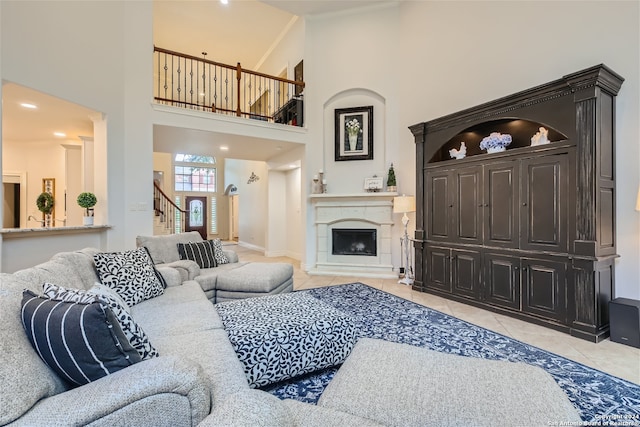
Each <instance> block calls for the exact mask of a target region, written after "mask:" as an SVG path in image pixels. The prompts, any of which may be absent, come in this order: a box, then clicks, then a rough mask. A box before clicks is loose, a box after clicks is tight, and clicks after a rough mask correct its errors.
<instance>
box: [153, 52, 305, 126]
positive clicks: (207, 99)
mask: <svg viewBox="0 0 640 427" xmlns="http://www.w3.org/2000/svg"><path fill="white" fill-rule="evenodd" d="M153 52H154V80H155V84H154V87H155V88H154V91H155V94H154V99H155V101H156V102H158V103H161V104H165V105H173V106H178V107H183V108H189V109H194V110H200V111H211V112H213V113H219V114H227V115H234V116H238V117H247V118H251V119H256V120H264V121H269V122H276V123H284V124H290V125H294V126H302V125H303V117H302V91H303V90H304V82H302V81H294V80H288V79H284V78H282V77H276V76H270V75H268V74H263V73H260V72H257V71H251V70H246V69H244V68H242V66H241V65H240V63H239V62H238V64H237V65H227V64H222V63H220V62H215V61H210V60H208V59H205V58H198V57H196V56H192V55H187V54H184V53H179V52H174V51H171V50H168V49H162V48H159V47H156V46H154V48H153ZM205 55H206V53H205V52H203V56H205Z"/></svg>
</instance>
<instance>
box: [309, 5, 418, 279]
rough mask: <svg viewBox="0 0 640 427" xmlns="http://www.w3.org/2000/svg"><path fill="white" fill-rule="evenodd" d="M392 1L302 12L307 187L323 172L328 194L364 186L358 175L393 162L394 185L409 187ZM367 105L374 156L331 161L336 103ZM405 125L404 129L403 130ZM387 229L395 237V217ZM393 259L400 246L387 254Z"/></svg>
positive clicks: (382, 172)
mask: <svg viewBox="0 0 640 427" xmlns="http://www.w3.org/2000/svg"><path fill="white" fill-rule="evenodd" d="M398 13H399V8H398V7H397V6H383V7H374V8H369V9H359V10H358V11H353V12H346V13H341V14H333V15H325V16H319V17H314V18H311V19H308V20H307V22H306V25H305V29H306V45H305V59H304V61H305V62H304V65H305V71H304V72H305V83H306V84H307V87H306V89H305V103H306V106H307V109H306V119H305V122H306V125H307V127H308V128H309V143H308V147H307V151H306V157H305V162H306V165H305V169H303V171H304V175H303V183H304V187H303V188H304V189H305V190H306V191H307V192H308V191H309V190H308V189H309V186H310V182H311V179H312V177H313V175H315V174H317V173H318V170H320V169H322V170H323V171H324V172H325V175H326V179H327V185H328V191H329V192H330V193H342V194H344V193H354V192H363V184H364V179H365V178H369V177H371V176H373V175H374V174H377V175H378V176H383V177H386V171H387V170H388V168H389V164H390V163H392V162H393V163H394V165H395V170H396V177H397V180H398V187H399V188H398V189H399V191H401V192H404V193H406V194H414V192H415V189H414V186H415V176H414V172H413V171H414V168H412V165H413V164H415V160H414V155H413V146H409V148H410V149H407V150H398V149H397V147H398V145H397V144H398V103H399V101H398V83H399V80H400V79H404V73H405V69H404V66H402V64H401V63H400V62H399V56H398V51H399V46H400V44H401V41H400V40H399V38H398V35H399V29H398V24H399V17H398ZM367 105H373V106H374V158H373V160H357V161H355V160H352V161H340V162H336V161H335V160H334V158H335V153H334V147H335V135H334V113H335V109H336V108H346V107H360V106H367ZM407 132H408V131H407ZM306 196H307V194H305V196H304V197H305V198H304V199H303V200H304V202H303V205H304V209H303V214H304V221H305V232H306V236H307V239H306V245H305V248H304V249H305V257H304V259H305V261H304V264H303V266H302V268H304V269H308V268H311V267H313V265H314V263H315V257H316V250H315V247H316V238H315V235H314V229H313V224H314V219H313V210H312V209H311V205H310V203H309V200H308V198H307V197H306ZM396 219H397V224H396V225H397V226H396V227H393V230H392V233H393V236H394V239H395V238H399V237H400V233H401V231H402V230H401V228H402V226H401V224H400V218H396ZM393 264H394V265H395V266H396V267H398V266H399V265H400V253H399V251H398V253H394V254H393Z"/></svg>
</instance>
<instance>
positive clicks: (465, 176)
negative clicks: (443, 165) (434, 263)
mask: <svg viewBox="0 0 640 427" xmlns="http://www.w3.org/2000/svg"><path fill="white" fill-rule="evenodd" d="M452 200H454V203H453V209H454V218H453V220H454V228H453V229H454V232H455V236H454V238H455V240H456V241H458V242H463V243H478V244H481V243H482V226H481V224H482V217H481V215H480V212H481V209H480V206H481V205H482V168H481V167H480V166H474V167H470V168H464V169H460V170H456V171H454V188H453V194H452Z"/></svg>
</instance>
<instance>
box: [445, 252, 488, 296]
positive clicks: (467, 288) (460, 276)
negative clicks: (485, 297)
mask: <svg viewBox="0 0 640 427" xmlns="http://www.w3.org/2000/svg"><path fill="white" fill-rule="evenodd" d="M480 266H481V264H480V253H479V252H475V251H462V250H452V251H451V281H452V286H453V293H455V294H457V295H464V296H468V297H472V298H474V299H478V297H479V288H480Z"/></svg>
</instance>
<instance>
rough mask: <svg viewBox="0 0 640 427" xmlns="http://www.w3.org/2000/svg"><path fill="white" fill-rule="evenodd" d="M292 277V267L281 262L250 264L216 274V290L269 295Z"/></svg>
mask: <svg viewBox="0 0 640 427" xmlns="http://www.w3.org/2000/svg"><path fill="white" fill-rule="evenodd" d="M292 276H293V265H291V264H288V263H283V262H274V263H267V262H251V263H248V264H246V265H244V266H242V267H241V268H239V269H237V270H233V271H225V272H223V273H220V274H218V282H217V284H216V289H218V290H224V291H233V292H259V293H263V294H264V293H269V292H271V291H272V290H274V289H276V288H277V287H278V286H280V285H281V284H282V283H284V282H286V281H287V280H289V279H291V277H292Z"/></svg>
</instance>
